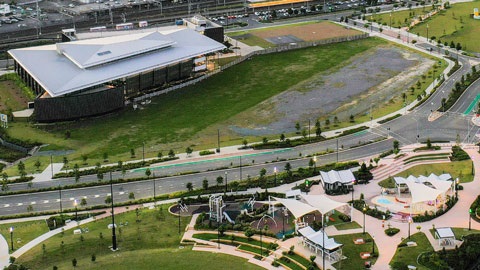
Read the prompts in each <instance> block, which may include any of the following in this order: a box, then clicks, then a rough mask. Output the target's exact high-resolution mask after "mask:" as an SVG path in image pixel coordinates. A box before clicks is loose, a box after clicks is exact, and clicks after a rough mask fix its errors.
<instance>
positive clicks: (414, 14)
mask: <svg viewBox="0 0 480 270" xmlns="http://www.w3.org/2000/svg"><path fill="white" fill-rule="evenodd" d="M431 10H432V6H426V7H425V9H424V8H423V7H422V8H415V9H411V10H402V11H395V12H391V13H382V14H374V15H372V16H365V19H366V20H368V21H372V20H373V21H374V22H376V23H378V24H382V25H384V27H383V28H384V29H388V27H389V26H390V22H391V26H392V27H396V28H398V27H405V26H408V25H410V22H411V21H412V20H414V19H416V18H418V17H419V16H420V15H424V14H427V13H428V12H430V11H431ZM390 19H391V20H390Z"/></svg>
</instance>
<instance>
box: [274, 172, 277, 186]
mask: <svg viewBox="0 0 480 270" xmlns="http://www.w3.org/2000/svg"><path fill="white" fill-rule="evenodd" d="M273 174H274V175H275V177H274V178H273V186H274V187H276V186H277V167H274V168H273Z"/></svg>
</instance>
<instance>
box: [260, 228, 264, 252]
mask: <svg viewBox="0 0 480 270" xmlns="http://www.w3.org/2000/svg"><path fill="white" fill-rule="evenodd" d="M262 235H263V228H260V257H262V258H263V242H262Z"/></svg>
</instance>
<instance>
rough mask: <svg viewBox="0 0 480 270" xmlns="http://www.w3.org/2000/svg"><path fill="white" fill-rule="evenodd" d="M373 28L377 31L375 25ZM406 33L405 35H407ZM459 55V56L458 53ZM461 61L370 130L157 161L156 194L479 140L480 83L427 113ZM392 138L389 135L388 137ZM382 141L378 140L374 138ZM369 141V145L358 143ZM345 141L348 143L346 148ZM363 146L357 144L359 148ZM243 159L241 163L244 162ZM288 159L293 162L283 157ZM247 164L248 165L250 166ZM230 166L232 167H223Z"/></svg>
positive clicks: (52, 204) (77, 194)
mask: <svg viewBox="0 0 480 270" xmlns="http://www.w3.org/2000/svg"><path fill="white" fill-rule="evenodd" d="M372 30H373V31H378V29H375V28H374V27H372ZM405 35H406V34H405ZM430 46H431V45H430V44H429V43H426V42H419V44H418V47H419V48H424V49H428V48H429V47H430ZM455 57H456V55H455ZM458 60H459V62H460V63H461V64H462V67H461V68H460V69H459V70H458V71H457V72H455V73H454V74H452V76H450V77H448V78H447V79H446V81H445V82H444V83H443V84H442V86H440V87H439V88H438V90H437V91H436V92H435V93H434V94H433V95H432V97H431V98H430V99H429V100H428V101H427V102H425V103H423V104H422V105H421V106H419V107H417V108H415V109H414V110H412V111H411V112H408V113H407V114H406V115H404V116H402V117H399V118H396V119H395V120H392V121H390V122H388V123H386V124H383V125H378V124H375V127H374V128H371V129H369V130H367V131H362V132H358V133H356V134H353V135H349V136H344V137H340V138H338V143H337V139H332V140H328V141H323V142H319V143H313V144H309V145H302V146H298V147H295V148H288V149H276V150H265V151H259V152H258V153H255V154H245V155H243V154H241V153H239V154H238V155H237V156H233V157H226V158H212V159H213V160H210V161H208V162H204V161H202V162H198V161H197V162H188V163H184V164H176V165H159V166H153V167H152V168H151V169H152V171H153V172H154V173H155V177H156V178H155V191H156V192H155V193H156V194H157V195H161V194H167V193H171V192H174V191H180V190H186V187H185V186H186V183H188V182H191V183H192V184H193V186H194V188H195V187H196V188H200V187H201V186H202V181H203V179H205V178H206V179H208V181H209V185H210V186H213V185H216V180H215V179H216V178H217V177H218V176H225V173H226V172H227V173H228V174H227V177H228V182H229V183H231V181H234V180H239V179H242V180H245V179H246V178H247V175H250V176H252V177H254V176H258V175H259V172H260V170H261V169H262V168H265V169H266V170H267V173H268V174H273V171H274V168H275V167H276V168H277V169H278V171H279V172H282V171H283V168H284V167H285V164H286V162H289V163H290V164H291V165H292V167H293V168H294V169H295V168H298V167H306V166H308V162H309V158H305V156H307V155H313V154H315V153H319V152H323V151H326V150H327V149H329V150H337V145H338V147H339V151H338V153H337V152H334V153H331V154H328V155H322V156H318V159H317V166H320V165H322V164H327V163H331V162H335V161H337V154H338V161H346V160H355V159H362V158H367V157H371V156H373V155H377V154H379V153H381V152H384V151H387V150H389V149H391V148H392V144H393V141H394V140H398V141H399V142H400V143H401V144H403V145H405V144H411V143H415V142H417V140H418V141H426V139H427V138H430V139H431V140H432V141H455V140H456V139H457V136H458V137H460V139H461V141H462V142H474V141H476V139H475V134H477V132H478V130H479V128H478V127H477V126H473V125H472V124H471V123H470V122H471V121H470V118H471V117H470V116H471V114H472V111H470V112H468V109H469V108H471V104H472V101H473V100H474V99H475V98H476V97H477V95H478V85H479V82H478V81H477V82H475V83H474V84H473V85H472V86H471V87H469V88H468V89H467V90H466V91H465V93H464V94H463V95H462V96H461V98H460V99H459V100H458V102H457V103H456V104H455V105H454V106H453V107H452V108H451V109H450V110H449V111H448V112H447V113H445V114H444V115H443V116H441V117H440V118H438V119H436V120H435V121H429V120H428V117H429V115H430V114H431V112H432V111H435V110H436V109H438V108H439V107H440V105H441V100H442V98H444V97H447V96H448V93H449V92H450V90H451V89H452V88H453V87H454V84H455V82H457V81H459V80H460V78H461V76H462V75H463V74H466V73H467V72H470V70H471V63H470V62H471V61H470V60H471V59H469V58H468V57H465V56H463V55H458ZM387 137H388V139H386V138H387ZM375 141H377V142H375ZM364 143H369V144H367V145H364V146H358V145H359V144H360V145H361V144H364ZM342 146H343V148H342ZM357 146H358V147H357ZM240 160H241V162H242V167H240ZM284 160H288V161H284ZM247 165H248V166H247ZM224 168H228V169H224ZM184 172H195V173H192V174H188V175H182V176H175V175H178V174H180V173H184ZM142 176H145V174H144V171H143V170H132V171H130V172H127V174H126V175H125V178H133V177H142ZM121 177H122V175H121V173H119V172H115V173H113V174H112V178H113V179H117V178H121ZM108 178H109V176H108V175H105V176H104V179H105V180H103V181H104V182H107V181H108ZM92 181H93V182H96V181H98V180H97V177H96V176H95V175H90V176H82V177H81V179H80V182H82V183H84V182H92ZM73 183H74V179H59V180H55V181H48V182H40V183H34V184H33V187H32V188H43V187H51V186H58V185H61V186H64V185H69V184H73ZM153 186H154V184H153V180H146V181H137V182H131V183H122V184H115V185H114V187H113V193H114V197H115V201H116V202H125V201H128V200H129V199H128V194H129V193H130V192H133V193H134V194H135V198H136V199H140V198H147V197H152V196H153ZM26 189H28V187H27V184H25V183H23V184H13V185H10V191H18V190H26ZM109 193H110V186H109V185H104V186H96V187H89V188H78V189H71V190H62V191H61V192H60V191H51V192H41V193H30V194H19V195H8V196H1V197H0V215H11V214H18V213H24V212H26V211H27V206H28V205H32V207H33V211H47V210H58V209H60V202H59V200H60V196H61V198H62V200H61V202H62V206H63V208H64V209H66V208H70V209H72V208H73V201H74V199H77V200H78V201H79V200H80V199H81V198H86V199H87V205H88V206H93V205H98V204H104V201H105V198H106V197H107V196H108V194H109Z"/></svg>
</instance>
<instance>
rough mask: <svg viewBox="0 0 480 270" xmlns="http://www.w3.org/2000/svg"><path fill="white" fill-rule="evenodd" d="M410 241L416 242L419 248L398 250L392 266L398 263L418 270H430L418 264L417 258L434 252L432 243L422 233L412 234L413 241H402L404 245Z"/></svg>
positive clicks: (401, 248) (391, 262)
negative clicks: (428, 252)
mask: <svg viewBox="0 0 480 270" xmlns="http://www.w3.org/2000/svg"><path fill="white" fill-rule="evenodd" d="M409 241H413V242H416V243H417V246H416V247H400V248H397V252H395V255H394V256H393V258H392V260H391V261H390V264H393V263H394V262H397V261H398V262H402V263H404V264H406V265H414V266H416V267H417V269H418V270H427V269H429V268H426V267H424V266H421V265H419V264H418V263H417V257H418V255H420V253H423V252H425V251H433V248H432V246H431V245H430V242H429V241H428V239H427V237H426V236H425V234H424V233H422V232H419V233H415V234H412V235H411V239H405V240H403V241H402V243H407V242H409Z"/></svg>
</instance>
